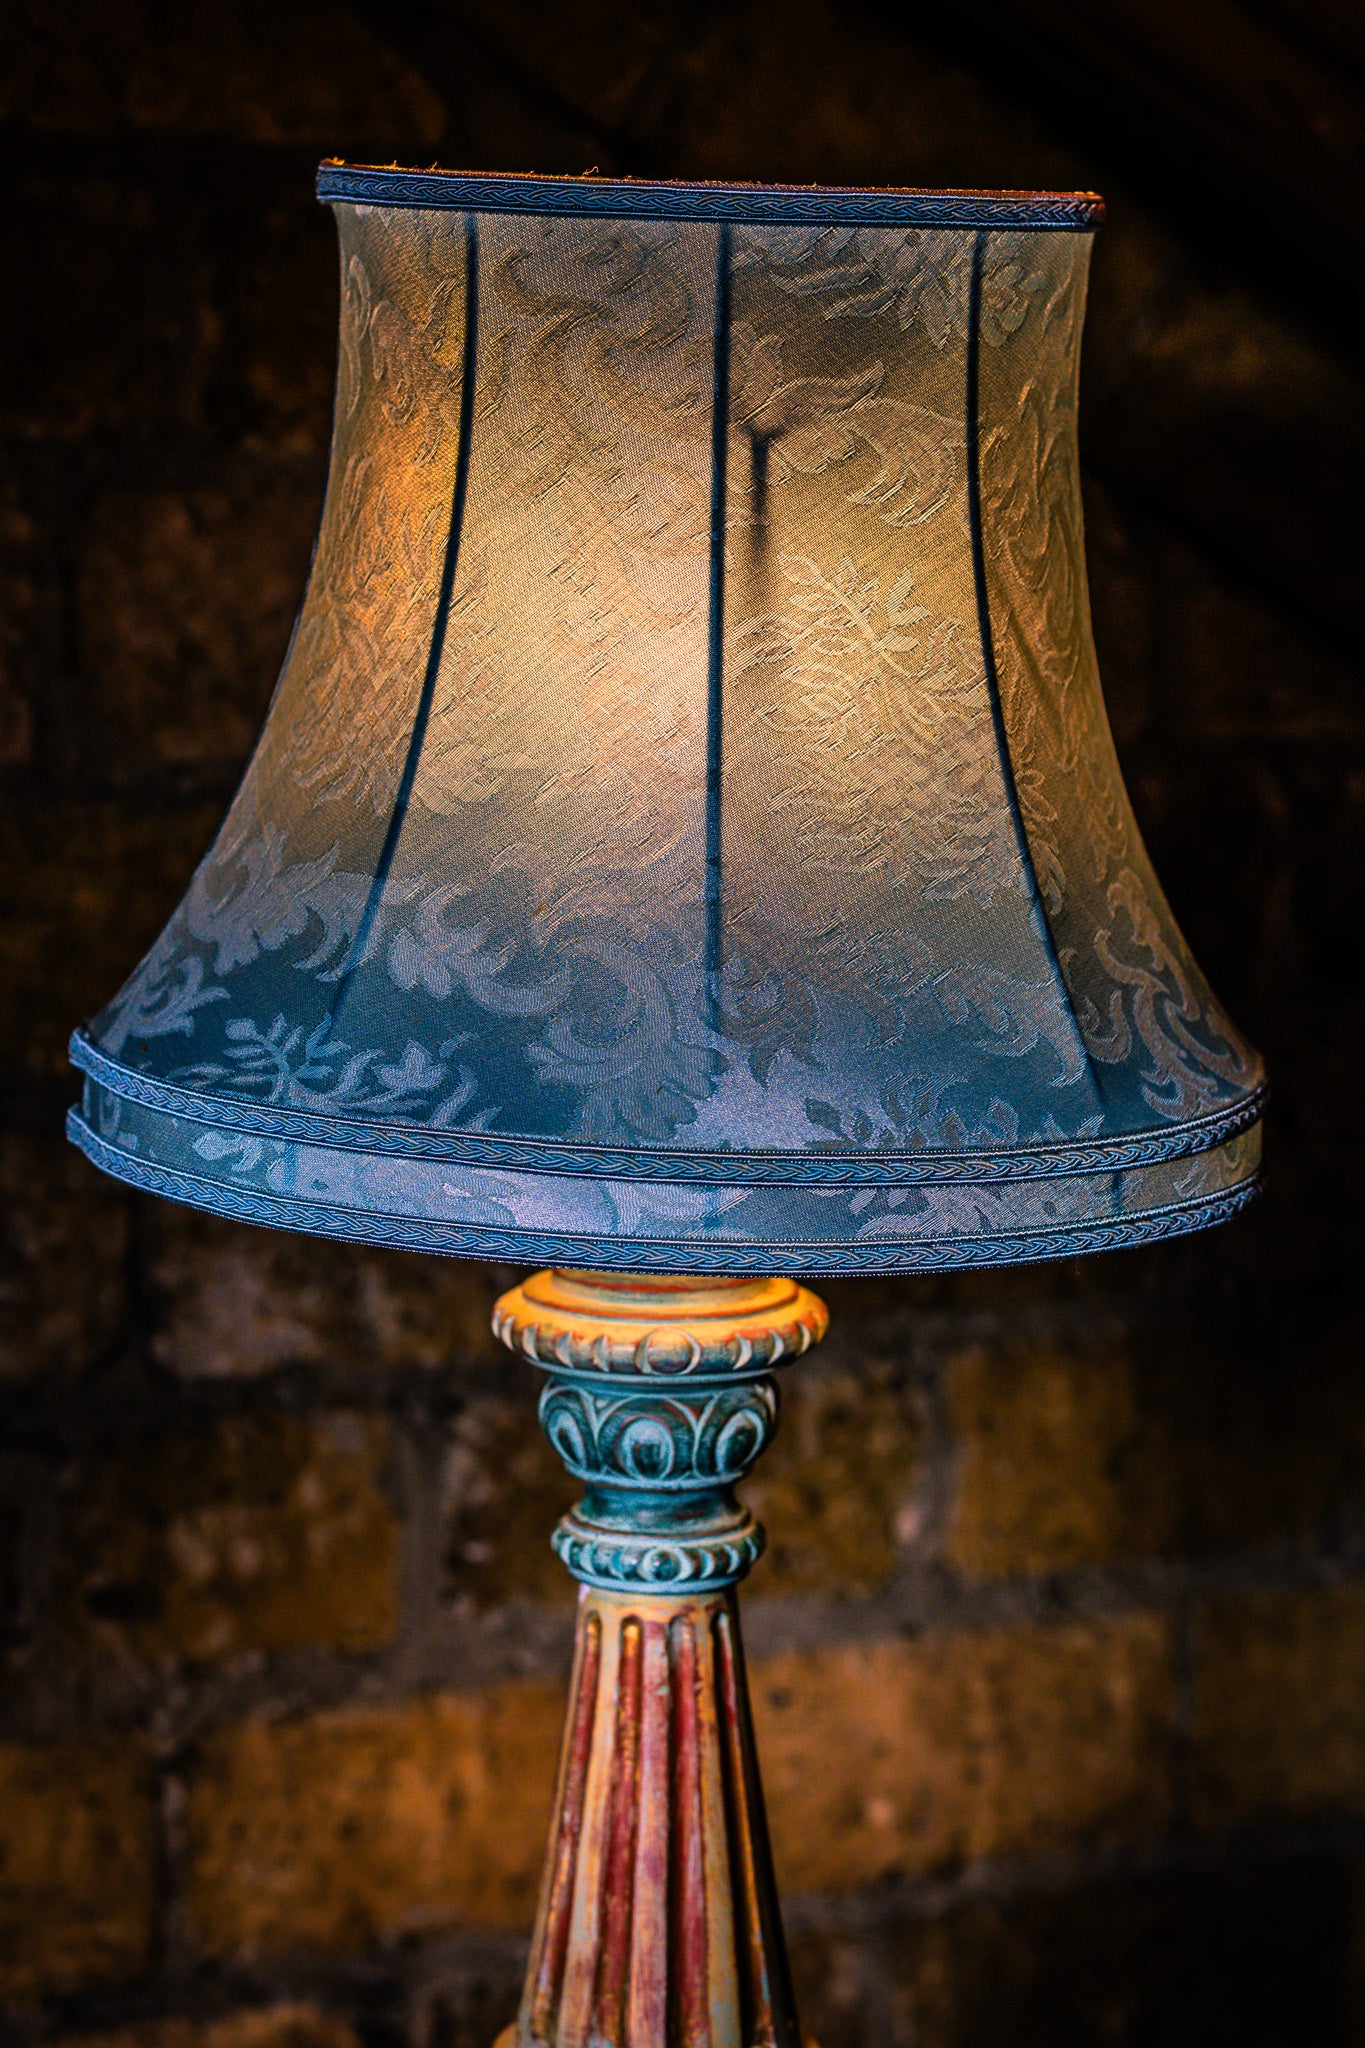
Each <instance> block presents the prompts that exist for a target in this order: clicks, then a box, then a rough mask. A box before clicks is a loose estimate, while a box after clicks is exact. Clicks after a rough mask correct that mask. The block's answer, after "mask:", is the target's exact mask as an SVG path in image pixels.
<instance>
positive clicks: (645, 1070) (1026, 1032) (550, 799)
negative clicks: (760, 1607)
mask: <svg viewBox="0 0 1365 2048" xmlns="http://www.w3.org/2000/svg"><path fill="white" fill-rule="evenodd" d="M318 191H319V194H320V196H321V197H322V198H323V199H324V200H326V201H327V202H329V203H330V204H331V205H332V207H333V208H334V210H335V214H336V219H337V225H338V229H339V233H340V244H341V333H340V365H339V372H338V382H337V398H336V414H335V429H334V438H333V446H332V455H331V468H330V475H329V480H328V486H327V496H326V504H325V508H324V511H323V515H322V525H321V530H320V534H319V538H318V542H317V550H316V554H315V558H314V562H313V568H312V573H311V576H310V579H309V583H308V588H307V593H306V595H305V598H304V602H303V608H302V610H301V612H300V615H299V619H298V624H297V626H296V629H295V633H294V638H293V641H292V644H291V646H290V649H289V654H288V657H287V659H286V662H285V667H284V672H283V675H282V677H281V680H280V683H279V686H278V689H277V691H276V695H275V698H274V701H273V703H272V705H271V708H270V712H269V716H268V718H267V720H266V724H265V728H264V730H263V732H262V735H261V738H260V741H259V743H258V745H257V748H256V751H255V754H254V756H253V758H252V761H251V763H250V765H249V767H248V769H247V771H246V776H245V779H244V781H243V783H242V786H241V789H240V790H239V792H238V794H237V796H236V798H235V799H234V801H233V804H232V807H231V809H230V810H229V812H228V815H227V818H226V821H225V823H224V825H223V826H222V829H221V831H220V833H219V835H218V838H217V839H216V841H215V843H214V845H213V847H212V848H211V850H210V852H209V853H208V855H207V857H206V858H205V860H204V862H203V864H202V866H201V867H200V868H199V870H198V872H197V874H196V875H195V876H194V878H193V880H192V882H191V884H190V887H189V892H188V894H187V895H186V897H185V899H184V901H183V903H182V904H181V906H180V908H179V909H178V910H177V911H176V913H175V915H174V916H173V918H172V919H171V922H170V923H169V925H168V926H167V928H166V930H165V932H164V933H163V934H162V936H161V937H160V938H159V939H158V940H157V942H156V944H155V946H154V947H153V948H152V950H151V952H150V953H149V954H148V956H147V958H146V959H145V960H144V962H143V963H142V965H141V966H140V967H139V968H138V970H137V972H136V973H135V974H134V975H133V977H132V979H131V980H130V981H129V982H128V983H127V985H126V986H125V987H124V988H123V990H122V991H121V993H120V994H119V995H118V996H116V997H115V999H114V1001H113V1002H112V1003H111V1004H110V1005H109V1006H108V1008H107V1009H105V1010H104V1011H102V1012H101V1014H100V1015H99V1016H98V1017H97V1018H96V1019H95V1021H94V1022H93V1024H91V1025H90V1027H89V1028H88V1030H86V1031H79V1032H77V1033H76V1035H75V1037H74V1039H73V1041H72V1056H73V1058H74V1060H75V1062H76V1064H77V1065H78V1066H79V1067H80V1068H82V1069H83V1070H84V1075H85V1087H84V1096H83V1100H82V1104H81V1106H80V1108H79V1109H77V1110H73V1111H72V1113H71V1118H70V1132H71V1135H72V1137H73V1138H74V1139H75V1141H76V1143H77V1144H79V1145H80V1146H81V1147H82V1148H83V1149H84V1150H85V1152H86V1153H87V1154H88V1155H89V1157H90V1158H91V1159H92V1160H94V1162H95V1163H96V1164H97V1165H98V1166H101V1167H103V1168H104V1169H105V1170H106V1171H108V1172H110V1173H112V1174H114V1175H116V1176H117V1177H118V1178H119V1179H121V1180H124V1181H127V1182H130V1183H131V1184H132V1185H133V1186H135V1187H139V1188H147V1189H151V1190H152V1191H154V1192H155V1193H158V1194H162V1195H167V1196H170V1197H172V1198H173V1199H175V1200H178V1201H182V1202H188V1203H191V1204H193V1205H194V1206H196V1207H198V1208H201V1209H207V1210H210V1211H213V1212H214V1213H216V1214H218V1215H222V1216H229V1217H239V1218H246V1219H248V1220H250V1221H253V1222H258V1223H266V1224H272V1225H274V1226H276V1227H278V1228H282V1229H290V1230H302V1231H310V1232H315V1233H319V1234H322V1235H325V1236H331V1237H340V1238H349V1239H354V1240H358V1241H362V1242H365V1243H370V1244H386V1245H402V1246H407V1247H410V1248H421V1249H426V1250H429V1251H433V1252H447V1253H455V1254H460V1255H465V1256H469V1257H474V1258H483V1259H498V1260H508V1261H514V1262H517V1263H521V1264H526V1265H537V1264H541V1263H543V1264H545V1265H547V1266H548V1267H549V1268H550V1269H551V1270H549V1271H544V1272H539V1273H537V1274H536V1276H535V1277H534V1278H532V1279H529V1280H527V1281H526V1282H525V1283H524V1284H523V1285H521V1286H518V1287H514V1288H513V1289H512V1290H511V1292H510V1293H508V1294H506V1295H504V1296H503V1298H502V1299H501V1301H500V1302H499V1303H498V1305H497V1309H496V1311H495V1317H494V1327H495V1329H496V1331H497V1334H498V1335H499V1337H501V1338H502V1340H503V1341H504V1342H505V1343H506V1344H508V1345H510V1346H511V1347H512V1348H513V1349H514V1350H516V1351H519V1352H521V1353H523V1354H524V1355H525V1356H526V1357H528V1358H530V1359H533V1360H534V1361H535V1362H536V1363H537V1364H538V1365H540V1366H542V1367H544V1368H545V1369H546V1371H547V1379H546V1384H545V1389H544V1394H543V1397H542V1400H541V1418H542V1422H543V1424H544V1427H545V1429H546V1431H547V1433H548V1435H549V1437H550V1440H551V1442H552V1443H553V1444H554V1446H555V1448H556V1450H557V1451H558V1452H559V1453H560V1455H561V1456H562V1457H563V1459H564V1460H565V1462H566V1464H567V1465H568V1467H569V1469H570V1470H571V1472H573V1473H574V1474H575V1475H576V1476H577V1477H578V1478H579V1479H580V1480H581V1481H582V1482H583V1486H584V1489H585V1491H584V1495H583V1499H582V1502H581V1504H580V1505H579V1506H578V1507H576V1508H575V1509H573V1510H572V1511H571V1512H570V1513H569V1514H568V1515H566V1516H565V1518H564V1520H563V1521H562V1522H561V1523H560V1525H559V1528H558V1530H557V1531H556V1533H555V1537H554V1542H555V1547H556V1549H557V1551H558V1553H559V1555H560V1557H561V1558H562V1559H563V1561H564V1563H565V1564H566V1565H567V1566H568V1568H569V1570H570V1571H571V1572H572V1573H573V1574H574V1576H575V1577H576V1578H577V1579H578V1580H579V1581H580V1582H581V1587H582V1591H581V1594H580V1605H579V1619H578V1628H577V1636H576V1647H575V1656H574V1666H573V1676H572V1681H571V1690H570V1702H569V1712H568V1720H567V1727H566V1733H565V1739H564V1749H563V1756H562V1762H561V1767H560V1779H559V1789H558V1795H557V1803H556V1808H555V1816H554V1820H553V1824H552V1830H551V1841H550V1848H549V1855H548V1859H547V1864H546V1872H545V1878H544V1883H543V1888H542V1893H541V1900H540V1907H539V1913H538V1917H537V1922H536V1928H535V1933H534V1936H533V1941H532V1951H531V1962H530V1968H529V1973H528V1977H527V1984H526V1992H525V1997H524V2000H523V2004H522V2009H521V2014H520V2018H519V2020H518V2021H517V2023H516V2026H515V2028H513V2029H510V2030H509V2033H508V2036H507V2037H506V2038H507V2039H508V2040H511V2039H513V2038H515V2039H516V2041H517V2042H518V2043H520V2044H521V2048H531V2044H533V2043H543V2044H546V2048H586V2044H588V2043H593V2044H597V2043H611V2044H619V2048H625V2044H627V2043H628V2044H630V2048H655V2044H663V2043H665V2042H668V2043H677V2044H679V2048H681V2044H687V2048H738V2044H740V2043H744V2044H748V2048H757V2044H760V2043H762V2044H774V2048H776V2044H780V2048H796V2044H797V2042H798V2041H799V2038H800V2036H799V2030H798V2027H797V2021H796V2017H795V2011H794V2006H793V2001H792V1994H791V1987H790V1981H789V1977H788V1972H787V1964H786V1957H785V1952H784V1949H783V1942H782V1934H781V1925H780V1918H779V1913H778V1906H777V1897H776V1890H775V1887H774V1883H773V1877H772V1870H771V1863H770V1857H769V1851H768V1847H767V1841H766V1834H765V1824H764V1818H763V1807H762V1796H761V1792H760V1788H759V1779H758V1770H757V1764H756V1760H755V1751H754V1742H753V1735H752V1730H751V1724H750V1719H749V1709H748V1702H747V1698H746V1693H745V1683H744V1671H743V1663H742V1655H741V1648H740V1638H739V1628H738V1616H737V1610H736V1606H735V1592H734V1589H735V1586H736V1584H737V1582H738V1581H739V1579H740V1578H742V1577H743V1575H744V1574H745V1572H746V1571H747V1570H748V1569H749V1567H750V1565H751V1564H752V1563H753V1561H754V1560H755V1558H756V1557H757V1556H758V1554H759V1550H760V1546H761V1541H762V1536H761V1531H760V1530H759V1529H758V1527H757V1526H756V1524H755V1522H754V1520H753V1518H752V1516H751V1515H750V1514H749V1513H748V1512H747V1511H746V1510H745V1509H744V1508H743V1507H742V1506H741V1505H740V1504H739V1503H738V1501H737V1499H736V1496H735V1492H734V1487H735V1482H736V1481H737V1480H739V1479H740V1478H742V1476H743V1475H744V1473H745V1472H746V1471H747V1470H748V1469H749V1467H750V1466H751V1464H752V1463H753V1461H754V1459H755V1458H756V1457H757V1456H758V1454H759V1452H760V1451H761V1450H762V1449H763V1447H764V1445H765V1444H766V1443H767V1441H768V1440H769V1438H770V1436H771V1434H772V1432H773V1429H774V1427H775V1425H776V1420H777V1408H778V1401H777V1389H776V1385H775V1383H774V1381H773V1379H772V1377H771V1368H772V1367H773V1366H775V1365H777V1364H778V1363H779V1362H781V1361H784V1360H786V1359H789V1358H792V1357H795V1356H797V1355H798V1354H799V1353H801V1352H803V1351H804V1350H806V1349H807V1348H808V1347H809V1346H810V1345H812V1344H814V1343H815V1342H816V1341H817V1340H818V1339H819V1338H820V1336H821V1335H822V1334H823V1332H824V1329H825V1326H826V1320H827V1318H826V1314H825V1310H824V1308H823V1306H822V1304H821V1302H820V1301H819V1300H818V1298H817V1297H816V1296H815V1295H814V1294H813V1293H811V1292H810V1291H809V1290H808V1289H807V1288H806V1287H805V1286H804V1285H802V1281H801V1276H807V1275H813V1274H821V1273H845V1274H858V1273H913V1272H924V1271H935V1272H941V1271H944V1270H951V1269H955V1268H960V1267H967V1266H989V1265H1000V1264H1010V1263H1015V1262H1020V1261H1026V1260H1035V1259H1048V1258H1063V1257H1066V1258H1069V1257H1072V1256H1074V1255H1076V1254H1078V1253H1082V1252H1088V1251H1097V1250H1101V1249H1108V1248H1110V1247H1113V1246H1120V1245H1131V1244H1140V1243H1144V1242H1148V1241H1150V1240H1153V1239H1156V1238H1163V1237H1168V1236H1171V1235H1173V1234H1175V1233H1178V1232H1182V1231H1189V1230H1194V1229H1198V1228H1200V1227H1201V1226H1203V1225H1205V1224H1209V1223H1213V1222H1216V1221H1218V1220H1219V1219H1220V1218H1222V1217H1225V1216H1229V1215H1231V1214H1232V1213H1233V1212H1234V1211H1235V1210H1236V1209H1238V1208H1239V1207H1240V1206H1241V1205H1242V1204H1243V1203H1244V1202H1245V1201H1246V1200H1247V1199H1248V1197H1249V1196H1250V1194H1251V1193H1252V1192H1253V1190H1254V1187H1255V1176H1256V1170H1257V1160H1258V1154H1259V1136H1260V1132H1259V1120H1260V1115H1261V1107H1262V1099H1263V1082H1262V1075H1261V1069H1260V1065H1259V1063H1258V1060H1257V1058H1256V1055H1255V1054H1254V1053H1253V1052H1252V1051H1251V1049H1250V1048H1249V1047H1248V1046H1247V1045H1246V1043H1245V1042H1244V1041H1243V1040H1242V1038H1241V1037H1240V1036H1239V1035H1238V1034H1237V1032H1236V1031H1235V1030H1234V1028H1233V1027H1232V1026H1231V1024H1230V1023H1229V1022H1228V1020H1227V1018H1226V1017H1225V1016H1224V1015H1223V1013H1222V1011H1221V1010H1220V1009H1219V1008H1218V1006H1217V1004H1216V1003H1215V1001H1214V999H1213V997H1212V996H1211V994H1210V992H1209V990H1208V988H1207V986H1206V984H1205V982H1204V981H1203V979H1202V977H1201V975H1200V973H1199V970H1198V968H1197V967H1196V965H1195V963H1194V961H1193V960H1192V958H1191V957H1190V954H1189V952H1188V950H1187V948H1186V946H1185V944H1184V942H1183V940H1182V939H1181V936H1180V933H1179V931H1178V930H1177V929H1176V926H1175V924H1174V921H1173V920H1172V917H1171V915H1170V912H1169V910H1168V908H1167V906H1166V903H1165V901H1164V899H1163V897H1162V895H1161V891H1160V888H1159V886H1158V884H1157V881H1156V878H1155V876H1154V874H1153V872H1152V869H1151V866H1150V864H1149V862H1148V859H1147V856H1146V853H1145V851H1144V849H1143V846H1142V843H1141V840H1140V837H1139V835H1138V831H1137V828H1136V825H1135V823H1134V820H1133V816H1132V812H1131V810H1130V808H1129V804H1128V800H1127V797H1126V794H1125V791H1124V788H1123V784H1122V780H1121V778H1120V774H1119V768H1118V763H1117V760H1116V758H1115V754H1114V749H1113V743H1112V741H1111V738H1110V735H1109V730H1108V726H1107V723H1106V720H1105V714H1104V708H1103V701H1102V698H1101V694H1100V687H1099V681H1098V676H1097V673H1096V665H1095V656H1094V649H1093V644H1092V638H1091V630H1090V621H1089V613H1088V605H1087V596H1086V583H1085V566H1084V558H1083V545H1082V524H1081V497H1080V486H1079V478H1078V471H1077V460H1076V382H1077V359H1078V350H1079V342H1080V332H1081V322H1082V316H1083V310H1084V297H1085V281H1086V270H1087V262H1088V257H1089V251H1090V243H1091V237H1092V232H1093V230H1094V229H1095V227H1096V226H1097V224H1098V222H1099V219H1100V217H1101V213H1102V208H1101V205H1100V202H1099V201H1098V200H1097V199H1095V198H1094V197H1093V196H1092V195H1089V194H1084V193H1079V194H1077V193H1065V194H1053V193H1042V194H1036V193H1014V192H999V193H972V192H909V191H842V190H831V189H821V188H818V187H816V188H807V187H765V186H725V185H686V184H651V183H642V182H636V181H633V180H622V181H616V180H610V179H600V178H595V177H593V178H581V179H558V178H539V177H522V176H507V177H471V176H456V175H452V174H447V173H440V172H426V173H416V172H409V171H401V170H377V169H367V168H361V167H352V166H346V165H342V164H337V163H328V164H324V165H323V166H322V168H321V170H320V172H319V177H318ZM774 1274H780V1275H784V1276H787V1277H781V1278H775V1277H772V1276H773V1275H774ZM512 1792H513V1788H509V1796H511V1794H512Z"/></svg>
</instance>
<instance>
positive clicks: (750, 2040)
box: [714, 1604, 799, 2048]
mask: <svg viewBox="0 0 1365 2048" xmlns="http://www.w3.org/2000/svg"><path fill="white" fill-rule="evenodd" d="M714 1637H715V1645H716V1691H717V1694H718V1706H719V1719H720V1726H721V1745H722V1760H723V1764H724V1769H725V1793H726V1806H727V1809H728V1819H729V1827H730V1841H731V1866H732V1869H733V1871H734V1885H735V1949H736V1953H737V1956H738V1959H739V1965H740V1971H739V1979H740V1999H741V2006H742V2014H743V2024H744V2039H745V2042H746V2044H748V2048H797V2044H798V2042H799V2032H798V2029H797V2024H796V2001H795V1998H794V1996H793V1993H792V1986H791V1974H790V1970H789V1968H788V1964H787V1948H786V1943H785V1941H784V1940H783V1936H782V1923H781V1915H780V1912H779V1909H778V1903H777V1885H776V1881H775V1879H774V1876H773V1868H772V1851H771V1849H770V1847H769V1844H768V1825H767V1817H766V1814H765V1810H764V1805H763V1788H762V1786H761V1785H760V1783H759V1777H758V1752H757V1749H756V1747H755V1744H754V1736H753V1727H752V1723H751V1720H750V1715H749V1689H748V1684H747V1681H746V1679H745V1675H744V1649H743V1645H742V1643H741V1641H740V1634H739V1615H738V1613H737V1612H736V1611H735V1609H734V1608H733V1607H732V1606H730V1605H728V1604H727V1605H726V1606H725V1607H722V1608H721V1609H720V1611H719V1613H718V1614H717V1615H716V1617H715V1622H714Z"/></svg>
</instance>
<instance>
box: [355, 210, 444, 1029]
mask: <svg viewBox="0 0 1365 2048" xmlns="http://www.w3.org/2000/svg"><path fill="white" fill-rule="evenodd" d="M478 353H479V231H478V217H477V215H476V214H473V213H467V214H466V215H465V217H464V349H463V356H462V361H461V366H460V424H459V442H458V445H457V447H456V451H455V483H454V487H453V489H452V491H451V497H450V525H449V528H448V529H447V532H446V549H445V559H444V561H443V562H442V564H441V581H440V586H439V588H438V590H437V595H436V612H435V616H434V617H433V620H432V626H431V644H430V646H429V647H428V649H427V663H426V670H425V673H424V674H423V677H422V688H421V692H420V694H419V696H418V699H417V709H416V711H415V713H414V715H413V721H412V732H411V734H410V735H409V738H408V751H407V755H406V757H405V759H404V762H403V773H402V775H401V776H400V777H399V782H398V790H397V794H396V795H395V797H394V800H393V810H392V811H391V812H390V814H389V823H388V830H387V831H386V832H385V834H384V844H383V845H382V847H381V848H380V850H379V858H378V860H377V861H376V863H375V870H374V876H373V878H372V880H371V882H370V888H369V894H368V895H367V896H366V899H365V908H364V910H363V912H362V913H361V917H360V922H359V924H358V925H357V926H356V934H355V940H354V943H353V944H352V947H351V951H350V955H349V957H348V959H347V962H346V966H345V970H344V972H343V973H342V975H341V978H340V981H339V982H338V984H337V991H336V996H335V998H334V1000H333V1002H332V1007H331V1016H332V1021H333V1024H335V1023H336V1021H337V1019H338V1018H339V1017H340V1014H341V1010H342V1006H343V1004H344V1003H345V1001H346V997H347V995H348V993H349V991H350V986H351V981H352V978H353V976H354V974H355V971H356V969H357V968H358V967H359V965H360V963H361V961H362V960H363V959H364V957H365V947H366V945H367V944H368V943H369V937H370V932H371V930H372V929H373V926H374V921H375V918H376V917H377V916H378V914H379V903H380V899H381V897H382V896H383V894H384V884H385V883H386V882H387V880H388V878H389V870H390V868H391V867H392V866H393V859H394V855H395V853H396V852H397V850H398V841H399V839H400V838H401V836H402V831H403V823H404V820H405V819H406V817H407V814H408V805H409V804H410V802H411V801H412V790H413V784H414V783H415V782H416V780H417V764H418V762H419V761H420V760H421V758H422V746H423V743H424V741H425V739H426V734H427V722H428V720H429V719H430V717H431V705H432V699H433V698H434V696H435V694H436V679H437V676H438V675H439V674H440V670H441V657H442V655H443V654H444V652H445V643H446V627H447V625H448V623H449V619H450V605H451V600H452V598H453V596H454V593H455V572H456V569H457V568H458V566H459V560H460V533H461V529H462V528H463V526H464V504H465V495H466V493H467V491H468V487H469V453H470V443H471V441H472V440H473V436H474V381H475V372H476V369H477V365H478Z"/></svg>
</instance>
